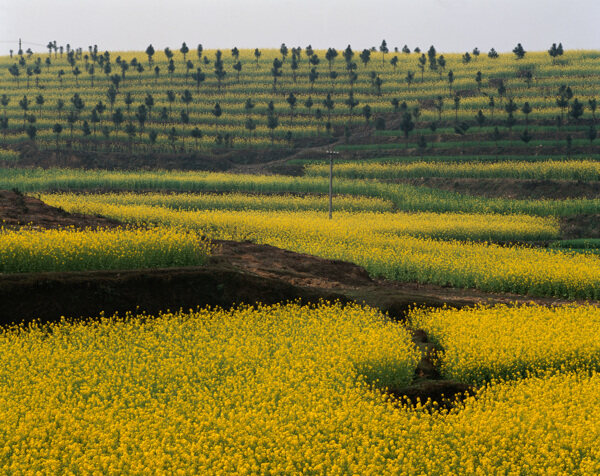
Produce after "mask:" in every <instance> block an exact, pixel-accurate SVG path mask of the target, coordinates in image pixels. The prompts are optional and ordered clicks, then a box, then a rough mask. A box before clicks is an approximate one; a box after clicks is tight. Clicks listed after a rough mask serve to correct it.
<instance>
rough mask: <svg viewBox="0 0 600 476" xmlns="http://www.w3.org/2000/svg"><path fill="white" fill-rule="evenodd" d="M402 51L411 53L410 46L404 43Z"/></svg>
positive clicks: (407, 53)
mask: <svg viewBox="0 0 600 476" xmlns="http://www.w3.org/2000/svg"><path fill="white" fill-rule="evenodd" d="M402 53H404V54H406V55H409V54H410V48H409V47H408V45H404V46H403V47H402Z"/></svg>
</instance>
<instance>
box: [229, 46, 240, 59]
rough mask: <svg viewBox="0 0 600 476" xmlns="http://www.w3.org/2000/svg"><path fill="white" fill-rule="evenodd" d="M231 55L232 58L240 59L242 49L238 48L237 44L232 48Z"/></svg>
mask: <svg viewBox="0 0 600 476" xmlns="http://www.w3.org/2000/svg"><path fill="white" fill-rule="evenodd" d="M231 57H232V58H233V59H234V60H235V61H237V60H239V58H240V50H238V49H237V46H234V47H233V48H232V49H231Z"/></svg>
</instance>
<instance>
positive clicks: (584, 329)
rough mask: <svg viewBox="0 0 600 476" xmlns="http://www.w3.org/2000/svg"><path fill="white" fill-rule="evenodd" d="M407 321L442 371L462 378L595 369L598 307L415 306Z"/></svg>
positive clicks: (599, 347) (598, 363) (599, 341)
mask: <svg viewBox="0 0 600 476" xmlns="http://www.w3.org/2000/svg"><path fill="white" fill-rule="evenodd" d="M410 321H411V324H412V325H413V326H414V327H417V328H422V329H424V330H425V331H426V332H427V335H428V336H429V337H430V339H432V340H433V341H434V342H436V343H437V344H438V345H439V346H440V347H441V349H442V350H441V351H440V354H439V360H440V368H441V370H442V373H443V374H444V375H446V376H447V377H449V378H453V379H458V380H461V381H465V382H474V383H482V382H486V381H489V380H492V379H500V378H503V379H511V378H518V377H520V376H524V375H527V374H536V373H542V374H543V373H545V372H548V371H552V370H600V308H598V307H596V306H591V305H585V306H574V305H565V306H555V307H546V306H538V305H527V306H506V305H498V306H494V307H488V306H478V307H475V308H473V309H460V310H456V309H435V310H431V309H419V310H415V311H413V312H412V313H411V316H410Z"/></svg>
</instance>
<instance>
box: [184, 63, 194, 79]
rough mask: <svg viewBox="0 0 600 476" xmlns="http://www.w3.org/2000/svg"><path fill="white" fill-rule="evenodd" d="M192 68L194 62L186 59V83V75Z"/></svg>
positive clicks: (186, 75)
mask: <svg viewBox="0 0 600 476" xmlns="http://www.w3.org/2000/svg"><path fill="white" fill-rule="evenodd" d="M193 68H194V63H192V61H191V60H187V63H185V82H186V83H187V77H188V75H189V74H190V70H192V69H193Z"/></svg>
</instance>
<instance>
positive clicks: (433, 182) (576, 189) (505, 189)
mask: <svg viewBox="0 0 600 476" xmlns="http://www.w3.org/2000/svg"><path fill="white" fill-rule="evenodd" d="M394 182H397V183H409V184H411V185H419V186H425V187H431V188H438V189H441V190H448V191H451V192H458V193H463V194H468V195H478V196H482V197H487V198H513V199H527V198H530V199H555V200H564V199H566V198H598V197H600V182H583V181H577V180H527V179H507V178H489V179H488V178H446V177H423V178H409V179H398V180H394Z"/></svg>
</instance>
